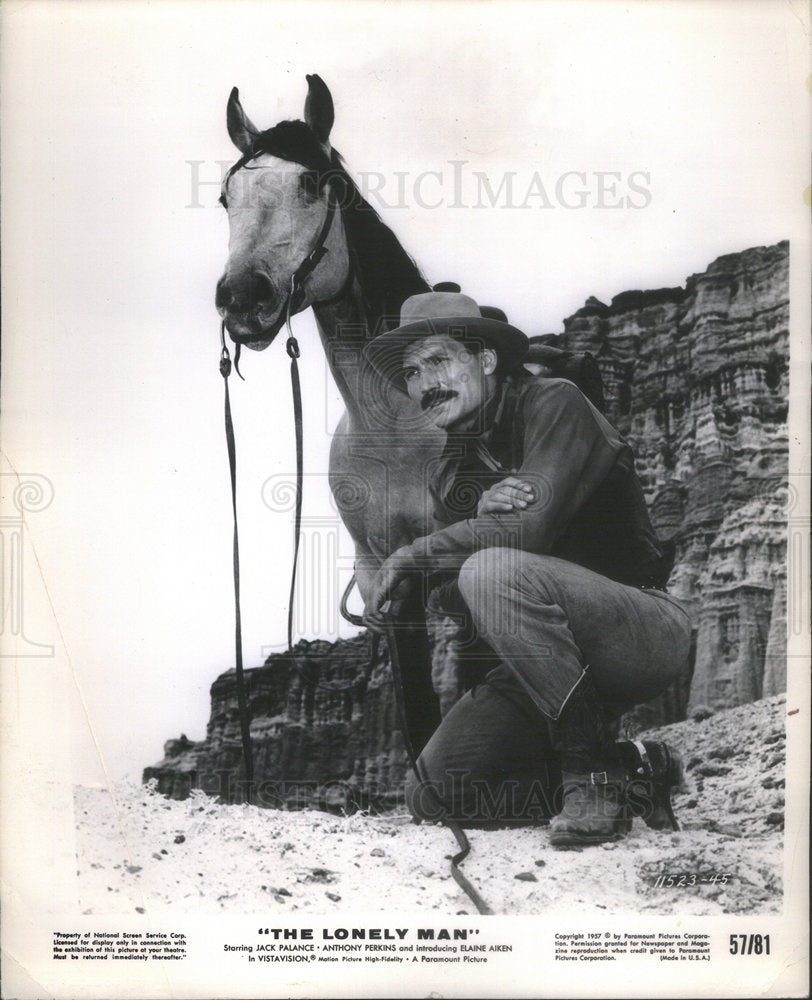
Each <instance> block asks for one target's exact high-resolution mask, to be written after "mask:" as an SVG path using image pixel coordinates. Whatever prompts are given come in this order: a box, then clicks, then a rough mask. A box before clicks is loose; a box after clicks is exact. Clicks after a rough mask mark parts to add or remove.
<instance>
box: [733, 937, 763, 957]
mask: <svg viewBox="0 0 812 1000" xmlns="http://www.w3.org/2000/svg"><path fill="white" fill-rule="evenodd" d="M730 954H731V955H769V954H770V935H769V934H731V935H730Z"/></svg>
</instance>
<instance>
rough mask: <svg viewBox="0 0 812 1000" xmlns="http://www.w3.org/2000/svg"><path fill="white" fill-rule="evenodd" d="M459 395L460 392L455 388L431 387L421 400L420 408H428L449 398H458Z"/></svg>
mask: <svg viewBox="0 0 812 1000" xmlns="http://www.w3.org/2000/svg"><path fill="white" fill-rule="evenodd" d="M458 395H459V393H457V392H455V391H454V390H453V389H429V390H428V391H427V392H425V393H424V395H423V398H422V399H421V400H420V408H421V409H422V410H428V409H429V407H430V406H435V405H436V404H437V403H444V402H445V401H446V400H447V399H456V397H457V396H458Z"/></svg>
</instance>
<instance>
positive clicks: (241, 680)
mask: <svg viewBox="0 0 812 1000" xmlns="http://www.w3.org/2000/svg"><path fill="white" fill-rule="evenodd" d="M335 212H336V205H335V201H334V200H333V195H332V191H330V192H329V194H328V200H327V214H326V215H325V217H324V222H323V223H322V226H321V230H320V231H319V235H318V237H317V238H316V242H315V244H314V246H313V249H312V250H311V251H310V253H309V254H308V255H307V256H306V257H305V259H304V260H303V261H302V263H301V264H300V265H299V266H298V267H297V268H296V270H295V271H294V272H293V275H292V276H291V279H290V290H289V292H288V297H287V301H286V302H285V305H284V307H283V312H284V315H285V323H286V325H287V330H288V339H287V343H286V345H285V346H286V350H287V353H288V357H289V358H290V381H291V389H292V392H293V419H294V424H295V427H296V512H295V519H294V541H293V569H292V571H291V580H290V597H289V600H288V649H291V648H292V646H293V606H294V595H295V590H296V566H297V563H298V561H299V541H300V537H301V528H302V479H303V468H304V442H303V424H302V387H301V382H300V379H299V366H298V358H299V344H298V342H297V341H296V338H295V337H294V336H293V331H292V330H291V325H290V319H291V315H292V312H293V309H294V299H295V298H296V297H297V295H298V293H299V292H300V291H301V286H302V282H304V280H305V278H307V276H308V275H309V274H310V273H311V272H312V271H313V270H314V269H315V267H316V266H317V265H318V263H319V261H320V260H321V259H322V258H323V257H324V255H325V254H326V253H327V247H326V246H325V245H324V242H325V240H326V239H327V235H328V233H329V232H330V228H331V226H332V224H333V219H334V217H335ZM241 342H243V343H244V342H245V341H237V349H236V352H235V360H234V366H235V367H236V364H237V360H238V359H239V349H240V343H241ZM231 368H232V363H231V355H230V354H229V351H228V347H227V346H226V324H225V320H223V322H222V323H221V324H220V374H221V375H222V376H223V386H224V388H225V411H224V412H225V432H226V447H227V449H228V468H229V475H230V478H231V509H232V515H233V521H234V541H233V565H234V645H235V657H234V662H235V671H236V682H237V707H238V709H239V715H240V739H241V742H242V753H243V761H244V765H245V790H246V801H247V802H248V803H249V804H250V803H251V802H252V801H253V797H254V758H253V752H252V748H251V724H250V719H249V715H248V693H247V691H246V684H245V672H244V669H243V658H242V613H241V611H240V541H239V532H238V528H237V448H236V443H235V440H234V422H233V420H232V417H231V399H230V397H229V392H228V377H229V375H230V374H231ZM238 374H239V370H238Z"/></svg>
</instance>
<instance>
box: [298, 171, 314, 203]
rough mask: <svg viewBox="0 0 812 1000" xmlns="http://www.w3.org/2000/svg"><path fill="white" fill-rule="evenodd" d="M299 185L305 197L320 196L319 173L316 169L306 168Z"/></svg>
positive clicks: (300, 176)
mask: <svg viewBox="0 0 812 1000" xmlns="http://www.w3.org/2000/svg"><path fill="white" fill-rule="evenodd" d="M299 187H300V188H301V189H302V191H303V193H304V195H305V197H307V198H318V196H319V175H318V174H317V173H316V171H315V170H306V171H305V172H304V173H303V174H300V175H299Z"/></svg>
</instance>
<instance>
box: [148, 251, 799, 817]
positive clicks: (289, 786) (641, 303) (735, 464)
mask: <svg viewBox="0 0 812 1000" xmlns="http://www.w3.org/2000/svg"><path fill="white" fill-rule="evenodd" d="M788 271H789V246H788V244H787V243H786V242H784V243H779V244H777V245H776V246H772V247H757V248H754V249H750V250H746V251H744V252H743V253H738V254H730V255H728V256H725V257H720V258H719V259H718V260H716V261H714V262H713V263H712V264H711V265H710V267H709V268H708V270H707V271H705V272H704V273H702V274H698V275H693V276H692V277H690V278H689V279H688V281H687V283H686V286H685V287H684V288H665V289H657V290H654V291H631V292H624V293H623V294H621V295H618V296H616V297H615V298H614V299H613V300H612V302H611V303H610V304H609V305H608V306H607V305H604V304H603V303H602V302H599V301H597V300H596V299H594V298H590V299H588V300H587V302H586V304H585V305H584V307H583V308H582V309H580V310H578V312H576V313H575V314H574V315H573V316H571V317H570V318H569V319H567V320H565V322H564V332H563V333H561V334H557V335H551V336H550V337H548V338H545V339H547V340H548V342H549V343H550V344H552V345H554V346H557V347H562V348H565V349H567V350H571V351H576V352H582V351H589V352H590V353H592V354H593V355H594V357H595V358H596V360H597V362H598V365H599V367H600V370H601V375H602V378H603V382H604V394H605V398H606V407H607V414H608V416H609V419H610V420H611V421H612V422H613V423H614V424H615V425H616V426H617V427H618V428H619V430H620V431H621V433H623V434H624V435H625V436H626V438H627V439H628V440H629V442H630V443H631V445H632V447H633V449H634V451H635V454H636V457H637V466H638V471H639V473H640V477H641V480H642V482H643V486H644V489H645V491H646V495H647V498H648V501H649V504H650V509H651V511H652V517H653V520H654V523H655V526H656V528H657V530H658V532H659V534H660V536H661V538H662V539H663V540H664V541H666V542H667V543H668V544H669V545H670V546H672V547H673V549H674V553H675V562H674V570H673V572H672V575H671V579H670V583H669V589H670V590H671V592H672V593H674V594H675V595H676V596H678V597H679V598H680V599H681V600H683V601H684V602H685V604H686V605H687V606H688V608H689V610H690V612H691V614H692V617H693V620H694V625H695V640H696V641H695V657H694V662H693V664H692V672H691V674H690V675H687V676H685V677H683V678H681V679H680V681H679V682H677V683H676V684H674V685H673V686H672V687H671V688H670V689H669V690H668V691H666V692H665V693H664V694H663V695H661V696H660V697H659V698H658V699H656V700H655V701H654V702H652V703H650V704H648V705H644V706H640V707H639V708H638V709H636V710H635V712H634V713H633V714H632V715H631V716H630V717H627V719H626V720H625V724H626V726H627V728H628V729H631V730H641V729H647V728H649V727H651V726H657V725H662V724H666V723H670V722H674V721H677V720H680V719H684V718H686V716H687V715H688V714H692V715H697V716H698V717H700V716H702V715H705V714H708V713H710V712H714V711H717V710H719V709H723V708H730V707H733V706H736V705H742V704H745V703H747V702H751V701H754V700H756V699H759V698H762V697H767V696H770V695H775V694H778V693H780V692H781V691H783V690H784V688H785V684H786V661H785V654H786V605H787V596H786V595H787V591H786V577H785V553H786V530H787V514H788V510H789V508H790V506H791V499H790V494H789V493H788V486H787V449H788V445H787V426H786V414H787V392H788V367H789V366H788V356H789V355H788V340H789V333H788V325H789V281H788ZM430 625H431V634H432V637H433V640H434V644H435V657H434V664H433V667H432V678H433V682H434V685H435V689H436V690H437V692H438V695H439V696H440V701H441V705H442V708H443V710H444V711H445V710H447V709H448V708H449V707H450V705H451V704H453V701H454V700H455V698H456V697H457V694H458V692H459V689H460V681H459V677H458V674H457V672H456V669H457V656H456V651H455V646H454V629H453V627H452V626H451V625H450V624H449V623H448V622H443V621H442V620H433V621H432V622H431V623H430ZM246 675H247V679H248V686H249V691H250V698H249V701H250V704H249V709H250V714H251V734H252V741H253V746H254V758H255V765H254V766H255V772H256V778H257V781H258V788H257V801H258V802H259V803H260V804H263V805H270V806H286V807H289V808H291V807H292V808H296V807H302V806H313V805H315V806H318V807H321V808H328V809H333V810H336V811H340V810H344V809H354V808H357V807H359V806H361V807H375V806H386V805H389V804H391V803H392V802H394V801H396V799H397V797H398V794H399V792H400V788H401V785H402V779H403V775H404V773H405V766H406V765H405V757H404V753H403V750H402V744H401V741H400V737H399V732H398V721H397V712H396V709H395V703H394V695H393V689H392V682H391V673H390V670H389V666H388V663H387V661H386V658H385V656H384V655H383V654H382V653H381V651H380V650H379V649H377V647H376V646H375V644H374V643H373V640H372V637H371V636H370V635H369V634H364V635H360V636H357V637H356V638H354V639H351V640H346V641H344V640H342V641H339V642H337V643H333V644H331V643H326V642H321V641H316V642H300V643H299V644H297V646H296V647H295V648H294V650H293V651H292V653H286V654H277V655H274V656H271V657H269V659H268V661H267V663H266V665H265V666H263V667H258V668H256V669H254V670H249V671H247V672H246ZM211 695H212V711H211V718H210V721H209V726H208V731H207V735H206V739H205V740H204V741H202V742H200V743H191V742H190V741H188V740H186V739H185V737H182V738H181V739H180V740H170V741H169V742H168V743H167V744H166V745H165V759H164V761H162V762H161V763H160V764H158V765H157V766H155V767H151V768H146V770H145V771H144V780H148V779H149V778H156V779H157V781H158V788H159V790H160V791H162V792H164V793H165V794H167V795H169V796H171V797H173V798H184V797H185V796H186V795H188V794H189V791H190V790H191V789H192V788H195V787H199V788H203V789H205V790H206V791H209V792H210V793H211V794H216V795H220V796H221V797H222V798H223V799H224V800H226V801H235V800H239V798H240V797H241V790H240V781H239V776H240V768H241V763H240V761H241V746H240V736H239V721H238V715H237V700H236V688H235V676H234V673H233V671H230V672H229V673H226V674H223V675H222V676H220V677H219V678H217V680H216V681H215V682H214V684H213V685H212V689H211Z"/></svg>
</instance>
